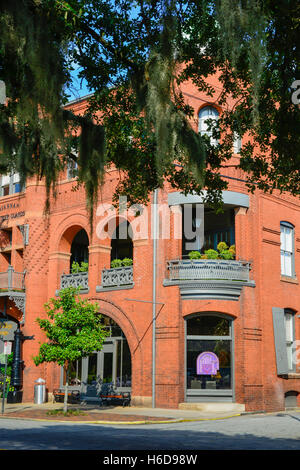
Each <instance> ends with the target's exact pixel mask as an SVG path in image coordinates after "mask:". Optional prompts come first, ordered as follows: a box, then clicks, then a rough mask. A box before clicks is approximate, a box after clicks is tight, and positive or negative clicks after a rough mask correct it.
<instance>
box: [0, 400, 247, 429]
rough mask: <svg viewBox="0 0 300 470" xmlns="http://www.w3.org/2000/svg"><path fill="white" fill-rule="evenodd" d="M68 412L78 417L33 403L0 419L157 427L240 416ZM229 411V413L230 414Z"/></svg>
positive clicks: (95, 409) (108, 409)
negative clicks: (159, 425) (55, 411)
mask: <svg viewBox="0 0 300 470" xmlns="http://www.w3.org/2000/svg"><path fill="white" fill-rule="evenodd" d="M68 409H69V410H75V409H76V410H80V412H81V413H84V414H79V415H78V416H76V415H75V416H70V417H65V416H64V415H63V414H60V415H57V414H54V415H49V414H47V413H48V412H49V411H51V410H52V411H54V410H63V404H62V403H44V404H43V405H35V404H33V403H18V404H5V409H4V414H1V411H0V418H13V419H35V420H36V419H37V420H47V421H48V420H49V421H64V422H65V421H70V422H73V423H91V422H92V423H99V424H154V423H156V424H158V423H174V422H184V421H202V420H205V421H206V420H216V419H226V418H231V417H235V416H240V415H241V413H237V412H236V410H227V411H215V412H214V411H197V410H179V409H162V408H142V407H136V406H131V407H124V408H123V407H121V406H102V407H100V406H99V405H91V404H88V405H83V404H78V405H73V404H69V405H68ZM230 411H231V412H230Z"/></svg>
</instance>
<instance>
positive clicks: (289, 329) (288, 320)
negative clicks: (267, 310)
mask: <svg viewBox="0 0 300 470" xmlns="http://www.w3.org/2000/svg"><path fill="white" fill-rule="evenodd" d="M285 334H286V340H287V341H293V315H292V314H291V313H286V314H285Z"/></svg>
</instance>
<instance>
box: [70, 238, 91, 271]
mask: <svg viewBox="0 0 300 470" xmlns="http://www.w3.org/2000/svg"><path fill="white" fill-rule="evenodd" d="M88 261H89V237H88V235H87V233H86V231H85V230H84V229H82V230H80V231H79V232H78V233H77V234H76V235H75V237H74V239H73V242H72V245H71V261H70V262H71V268H72V264H73V262H76V263H79V264H81V263H82V262H84V263H88Z"/></svg>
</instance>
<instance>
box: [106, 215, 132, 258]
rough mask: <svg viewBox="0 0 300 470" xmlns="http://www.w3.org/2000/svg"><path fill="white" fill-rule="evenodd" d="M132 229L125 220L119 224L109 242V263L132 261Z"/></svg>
mask: <svg viewBox="0 0 300 470" xmlns="http://www.w3.org/2000/svg"><path fill="white" fill-rule="evenodd" d="M132 236H133V234H132V228H131V225H130V223H129V222H128V221H127V220H124V221H123V222H120V224H119V225H118V226H117V228H116V230H115V232H114V234H113V236H112V240H111V261H113V260H115V259H121V260H123V259H124V258H130V259H133V243H132Z"/></svg>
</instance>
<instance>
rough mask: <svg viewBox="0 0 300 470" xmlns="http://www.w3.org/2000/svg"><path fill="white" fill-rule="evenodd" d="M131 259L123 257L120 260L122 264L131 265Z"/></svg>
mask: <svg viewBox="0 0 300 470" xmlns="http://www.w3.org/2000/svg"><path fill="white" fill-rule="evenodd" d="M132 265H133V260H132V259H131V258H124V259H123V260H122V266H132Z"/></svg>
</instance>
